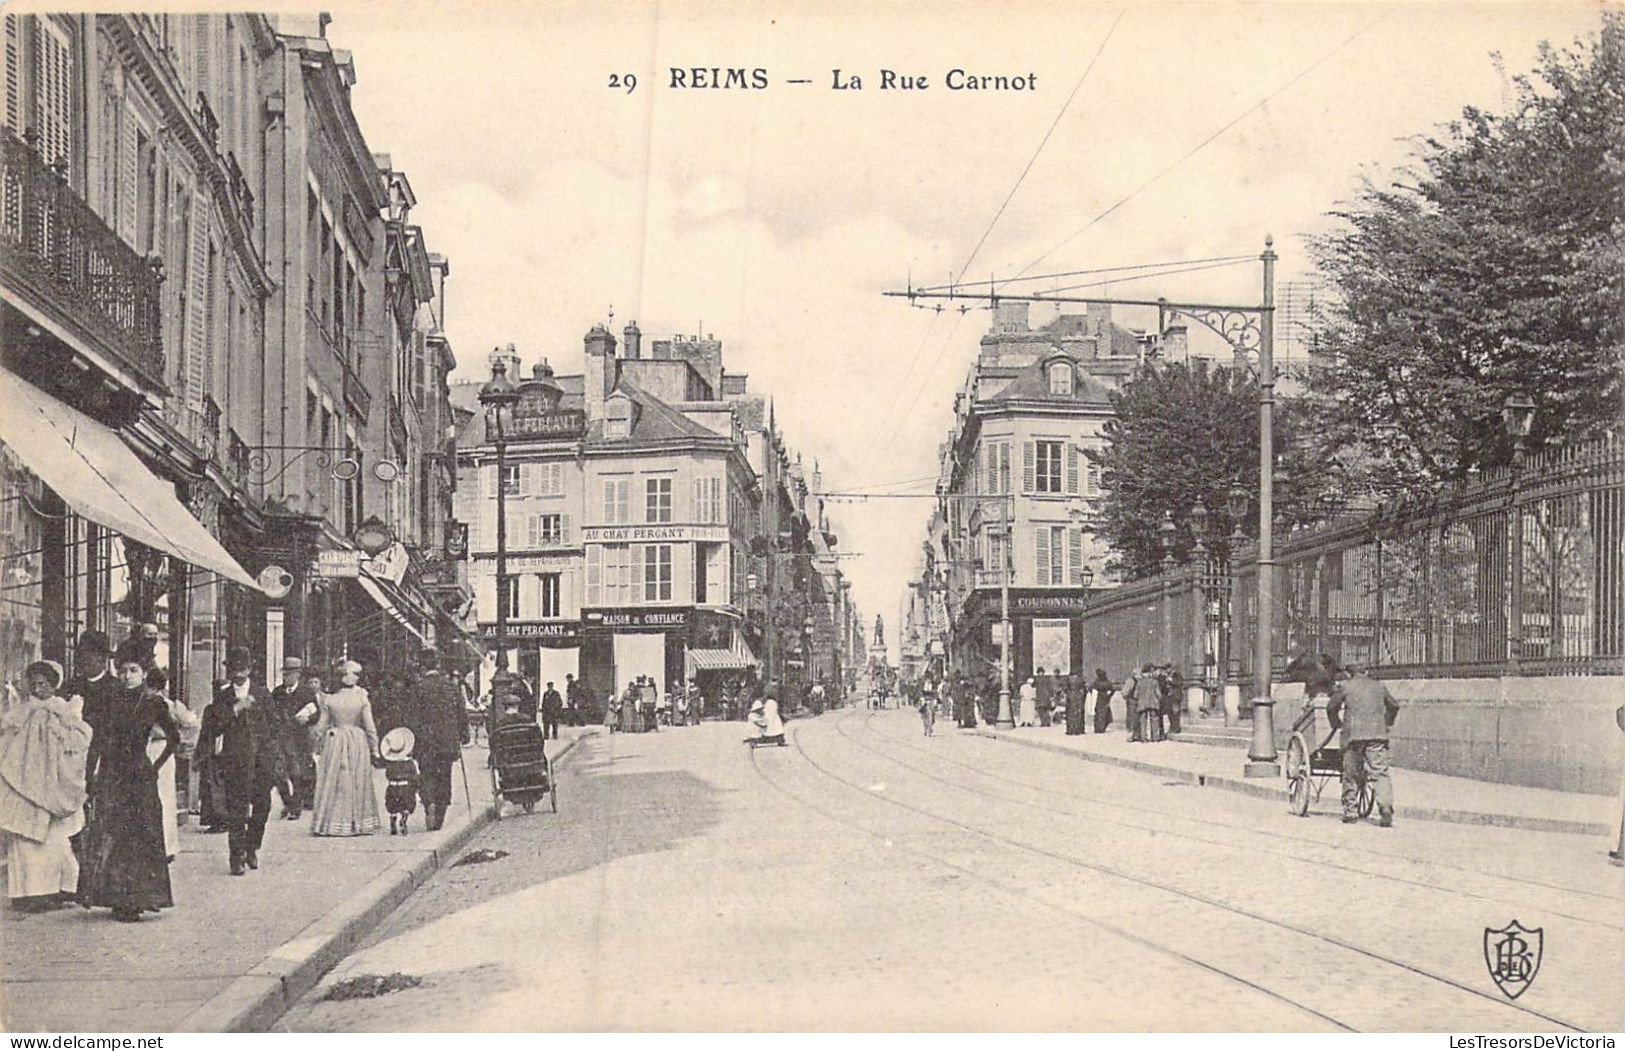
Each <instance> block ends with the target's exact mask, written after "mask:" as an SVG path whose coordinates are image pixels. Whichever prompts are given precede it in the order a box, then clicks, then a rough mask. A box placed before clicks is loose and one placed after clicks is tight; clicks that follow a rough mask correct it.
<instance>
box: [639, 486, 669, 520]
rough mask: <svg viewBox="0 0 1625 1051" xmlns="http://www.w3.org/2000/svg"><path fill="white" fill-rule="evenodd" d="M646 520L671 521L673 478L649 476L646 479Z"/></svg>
mask: <svg viewBox="0 0 1625 1051" xmlns="http://www.w3.org/2000/svg"><path fill="white" fill-rule="evenodd" d="M643 491H644V503H643V508H644V519H643V520H644V521H645V522H670V521H671V479H670V478H649V479H646V480H645V481H644V489H643Z"/></svg>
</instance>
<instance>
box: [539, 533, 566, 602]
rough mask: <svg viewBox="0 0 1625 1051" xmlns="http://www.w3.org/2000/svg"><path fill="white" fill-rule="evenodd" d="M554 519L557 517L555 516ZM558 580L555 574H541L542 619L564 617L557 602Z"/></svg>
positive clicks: (557, 575) (558, 592)
mask: <svg viewBox="0 0 1625 1051" xmlns="http://www.w3.org/2000/svg"><path fill="white" fill-rule="evenodd" d="M555 517H557V516H555ZM559 579H560V577H559V574H557V573H543V574H542V586H541V595H542V598H541V604H542V609H541V614H540V615H541V616H543V617H562V616H564V607H563V605H562V604H561V603H560V601H559V594H560V590H559Z"/></svg>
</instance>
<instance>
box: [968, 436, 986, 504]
mask: <svg viewBox="0 0 1625 1051" xmlns="http://www.w3.org/2000/svg"><path fill="white" fill-rule="evenodd" d="M987 454H988V447H987V446H986V445H978V446H977V447H976V466H975V467H973V468H972V471H973V477H974V478H975V481H974V482H973V483H972V485H973V486H974V489H975V491H976V492H977V493H985V492H987V491H988V490H987V461H988V455H987Z"/></svg>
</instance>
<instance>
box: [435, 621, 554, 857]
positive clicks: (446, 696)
mask: <svg viewBox="0 0 1625 1051" xmlns="http://www.w3.org/2000/svg"><path fill="white" fill-rule="evenodd" d="M418 673H419V674H418V679H417V681H416V682H414V683H413V684H412V686H411V687H410V689H409V690H408V692H407V715H406V725H407V727H408V728H409V729H410V730H411V731H412V736H413V738H414V739H415V741H416V747H415V749H414V751H413V755H414V756H415V757H416V759H417V761H418V770H419V771H420V773H421V777H420V779H419V781H418V794H419V796H421V797H422V799H423V820H424V822H425V823H426V824H427V825H428V829H429V831H430V832H434V831H436V830H438V829H439V828H440V826H441V825H443V824H445V821H446V808H447V807H449V806H450V805H451V765H452V764H453V763H455V762H456V761H457V760H458V758H459V757H460V756H461V755H462V754H463V745H465V744H467V743H468V710H467V709H466V708H465V707H463V696H462V693H461V691H459V690H458V689H457V684H456V683H454V682H452V681H451V680H450V679H449V678H447V677H446V676H445V675H443V674H441V671H440V654H439V652H438V651H437V650H435V649H434V647H432V646H425V647H424V648H423V649H422V650H420V651H419V652H418ZM496 708H497V705H496V704H494V703H493V705H492V710H493V716H492V718H495V714H494V712H495V710H496ZM532 718H534V716H533V717H532Z"/></svg>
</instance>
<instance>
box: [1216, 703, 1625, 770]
mask: <svg viewBox="0 0 1625 1051" xmlns="http://www.w3.org/2000/svg"><path fill="white" fill-rule="evenodd" d="M1384 684H1385V685H1386V686H1387V687H1388V689H1389V691H1390V692H1392V693H1393V695H1394V697H1395V698H1396V699H1397V700H1398V701H1399V704H1400V713H1399V718H1398V720H1397V721H1396V722H1395V723H1394V735H1393V763H1394V765H1395V766H1398V767H1404V768H1407V769H1411V770H1426V771H1431V772H1433V773H1438V774H1452V775H1454V776H1457V777H1472V778H1477V779H1479V780H1482V781H1499V782H1503V783H1505V784H1513V785H1526V786H1529V787H1533V788H1551V789H1557V790H1560V791H1565V792H1590V793H1594V794H1599V795H1612V794H1614V793H1615V792H1618V791H1619V790H1620V778H1621V771H1622V770H1625V733H1621V732H1620V729H1619V726H1618V725H1617V724H1616V723H1615V721H1614V712H1615V709H1617V708H1618V707H1619V706H1620V705H1621V704H1625V678H1621V677H1619V676H1600V675H1599V676H1551V677H1537V678H1498V679H1496V678H1483V679H1387V680H1384ZM1272 693H1273V695H1274V697H1275V702H1276V707H1275V728H1276V736H1277V737H1278V738H1279V744H1280V747H1281V749H1282V750H1283V752H1284V751H1285V748H1286V739H1287V737H1288V736H1289V734H1290V731H1291V728H1292V722H1293V720H1294V719H1295V718H1296V717H1297V715H1298V712H1299V711H1300V710H1301V708H1302V706H1303V687H1302V686H1301V685H1299V684H1297V683H1286V684H1278V685H1276V686H1275V688H1274V689H1273V691H1272ZM1232 698H1233V691H1232ZM1231 703H1232V704H1233V703H1234V700H1233V699H1232V701H1231ZM1321 732H1322V733H1324V730H1322V731H1321ZM1318 743H1319V742H1318V741H1311V742H1309V744H1310V747H1314V746H1315V745H1316V744H1318Z"/></svg>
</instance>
